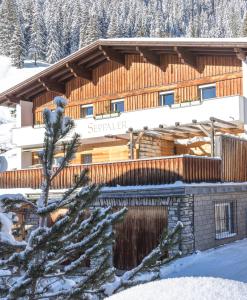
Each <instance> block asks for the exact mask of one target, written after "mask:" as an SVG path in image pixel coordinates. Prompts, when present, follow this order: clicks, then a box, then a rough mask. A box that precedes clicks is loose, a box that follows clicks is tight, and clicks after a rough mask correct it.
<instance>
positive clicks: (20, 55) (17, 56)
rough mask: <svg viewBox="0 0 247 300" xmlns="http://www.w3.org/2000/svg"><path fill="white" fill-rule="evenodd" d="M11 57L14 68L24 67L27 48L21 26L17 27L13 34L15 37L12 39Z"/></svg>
mask: <svg viewBox="0 0 247 300" xmlns="http://www.w3.org/2000/svg"><path fill="white" fill-rule="evenodd" d="M10 57H11V60H12V64H13V65H14V66H16V67H17V68H19V69H20V68H22V67H23V65H24V58H25V47H24V39H23V34H22V31H21V28H20V27H19V26H16V27H15V30H14V32H13V36H12V39H11V48H10Z"/></svg>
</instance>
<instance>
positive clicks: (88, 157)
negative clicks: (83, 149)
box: [81, 153, 93, 164]
mask: <svg viewBox="0 0 247 300" xmlns="http://www.w3.org/2000/svg"><path fill="white" fill-rule="evenodd" d="M92 162H93V157H92V153H87V154H82V155H81V163H82V164H91V163H92Z"/></svg>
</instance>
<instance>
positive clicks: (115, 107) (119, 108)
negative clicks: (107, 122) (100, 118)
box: [111, 99, 124, 112]
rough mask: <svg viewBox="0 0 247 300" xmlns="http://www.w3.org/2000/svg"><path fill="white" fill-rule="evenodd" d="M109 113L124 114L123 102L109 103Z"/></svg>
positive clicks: (120, 100)
mask: <svg viewBox="0 0 247 300" xmlns="http://www.w3.org/2000/svg"><path fill="white" fill-rule="evenodd" d="M111 112H124V100H123V99H119V100H112V101H111Z"/></svg>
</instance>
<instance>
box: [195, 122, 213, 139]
mask: <svg viewBox="0 0 247 300" xmlns="http://www.w3.org/2000/svg"><path fill="white" fill-rule="evenodd" d="M198 128H200V129H201V131H202V132H203V133H204V134H205V135H206V136H208V137H210V138H211V132H210V131H208V130H207V129H206V128H205V127H204V126H203V125H202V124H198Z"/></svg>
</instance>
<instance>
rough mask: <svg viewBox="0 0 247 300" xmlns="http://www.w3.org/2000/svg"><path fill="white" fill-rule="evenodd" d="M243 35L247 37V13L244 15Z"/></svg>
mask: <svg viewBox="0 0 247 300" xmlns="http://www.w3.org/2000/svg"><path fill="white" fill-rule="evenodd" d="M242 31H243V36H244V37H247V14H245V16H244V21H243V29H242Z"/></svg>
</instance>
